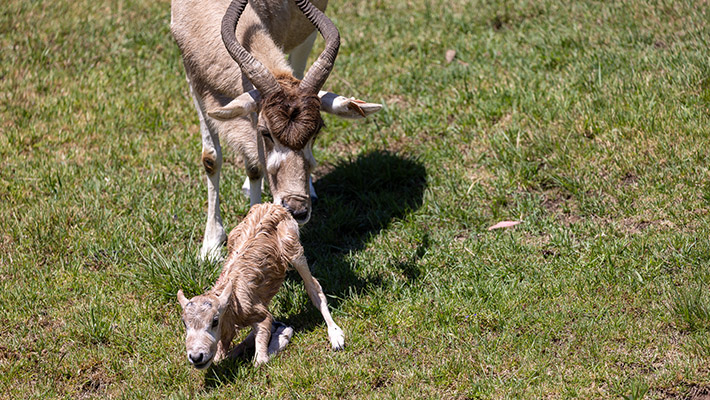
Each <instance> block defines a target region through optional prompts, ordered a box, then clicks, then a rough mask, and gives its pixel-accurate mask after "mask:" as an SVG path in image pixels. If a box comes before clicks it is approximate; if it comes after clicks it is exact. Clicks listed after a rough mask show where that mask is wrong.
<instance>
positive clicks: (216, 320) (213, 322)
mask: <svg viewBox="0 0 710 400" xmlns="http://www.w3.org/2000/svg"><path fill="white" fill-rule="evenodd" d="M217 325H219V318H215V319H213V320H212V329H214V328H216V327H217Z"/></svg>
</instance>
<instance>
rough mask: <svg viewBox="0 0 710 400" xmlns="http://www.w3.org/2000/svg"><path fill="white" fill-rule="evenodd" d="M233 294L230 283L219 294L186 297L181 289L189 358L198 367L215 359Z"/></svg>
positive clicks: (209, 363)
mask: <svg viewBox="0 0 710 400" xmlns="http://www.w3.org/2000/svg"><path fill="white" fill-rule="evenodd" d="M231 293H232V285H231V284H229V285H227V287H226V288H225V289H224V290H223V291H222V293H221V294H220V295H219V296H216V295H214V294H210V293H206V294H203V295H199V296H195V297H193V298H191V299H187V298H186V297H185V295H184V294H183V292H182V290H179V291H178V294H177V297H178V302H179V303H180V307H182V322H183V324H184V325H185V348H186V350H187V359H188V361H189V362H190V364H192V365H193V366H194V367H195V368H197V369H205V368H207V367H209V366H210V365H211V364H212V361H213V360H214V356H215V354H216V353H217V345H218V343H219V341H220V340H221V337H222V328H223V325H222V322H223V319H224V318H223V316H224V312H225V310H226V309H227V307H228V304H229V297H230V295H231Z"/></svg>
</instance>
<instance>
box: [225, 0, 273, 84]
mask: <svg viewBox="0 0 710 400" xmlns="http://www.w3.org/2000/svg"><path fill="white" fill-rule="evenodd" d="M247 1H248V0H233V1H232V2H231V3H230V4H229V8H227V11H226V12H225V13H224V17H223V18H222V42H224V46H225V47H226V48H227V51H228V52H229V55H230V56H232V59H234V61H236V62H237V64H239V67H240V68H241V69H242V71H243V72H244V74H245V75H246V76H247V77H248V78H249V80H250V81H251V83H252V84H253V85H254V87H255V88H256V89H258V90H259V92H260V93H261V95H262V97H265V96H268V95H270V94H272V93H276V92H279V91H281V87H280V86H279V84H278V82H277V81H276V78H275V77H274V76H273V75H272V74H271V72H270V71H269V70H268V69H267V68H266V67H264V65H263V64H262V63H260V62H259V60H257V59H256V58H254V56H252V55H251V54H249V52H248V51H246V49H244V47H242V46H241V45H240V44H239V41H238V40H237V34H236V29H237V23H238V22H239V17H241V15H242V12H244V9H245V8H246V6H247Z"/></svg>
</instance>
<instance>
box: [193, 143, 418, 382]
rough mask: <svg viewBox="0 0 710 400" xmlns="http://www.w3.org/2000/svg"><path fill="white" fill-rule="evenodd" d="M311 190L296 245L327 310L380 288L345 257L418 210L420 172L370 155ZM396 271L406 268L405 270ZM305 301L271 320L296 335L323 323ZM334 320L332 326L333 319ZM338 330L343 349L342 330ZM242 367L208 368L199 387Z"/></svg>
mask: <svg viewBox="0 0 710 400" xmlns="http://www.w3.org/2000/svg"><path fill="white" fill-rule="evenodd" d="M314 186H315V188H316V193H318V198H319V200H318V202H317V203H315V204H314V207H313V213H312V215H311V220H310V222H308V223H307V224H306V225H305V226H303V227H302V228H301V243H302V244H303V247H304V249H305V252H306V257H307V258H308V264H309V266H310V268H311V271H312V272H313V276H314V277H315V278H316V279H318V281H319V282H320V284H321V286H322V287H323V292H324V293H325V294H326V296H328V305H329V307H330V308H331V309H332V308H334V307H337V306H338V303H339V299H342V298H344V297H345V296H347V295H348V293H351V292H352V291H355V292H357V291H362V290H365V289H366V288H367V287H368V286H370V285H380V284H381V282H379V281H378V280H377V278H374V279H370V278H367V279H363V278H361V277H359V276H357V275H356V274H355V272H354V271H353V269H352V266H351V264H350V262H349V260H348V256H349V254H350V253H351V252H357V251H360V250H362V249H363V248H364V247H365V244H366V243H367V242H368V241H369V239H370V238H371V237H372V236H373V235H377V234H378V233H379V232H380V231H382V230H383V229H385V228H387V226H388V225H389V224H390V223H391V222H392V221H394V220H397V219H401V218H404V217H405V216H407V215H408V214H409V213H411V212H413V211H415V210H417V209H418V208H419V207H421V205H422V200H423V196H424V190H425V188H426V169H425V167H424V165H423V164H422V163H421V162H419V161H418V160H416V159H412V158H408V157H403V156H399V155H397V154H394V153H391V152H388V151H375V152H370V153H366V154H362V155H360V156H358V157H356V158H355V159H353V160H346V161H341V162H340V163H338V164H337V165H335V166H334V167H333V168H332V169H331V170H329V172H327V173H326V174H325V175H324V176H322V177H321V178H320V179H318V180H317V181H316V182H315V183H314ZM401 267H402V268H403V269H406V268H405V267H406V266H401ZM405 272H407V271H405ZM294 283H295V285H302V284H303V283H302V280H301V277H300V276H299V275H298V273H297V272H295V271H289V273H288V276H287V278H286V282H285V284H284V287H283V288H282V289H281V290H282V291H284V290H288V289H287V287H289V286H290V287H293V286H294V285H293V284H294ZM288 295H289V294H286V296H288ZM305 302H306V303H307V304H299V305H296V306H295V307H297V308H298V309H299V310H300V311H298V312H296V313H295V314H291V315H288V316H286V317H284V316H283V315H278V314H279V313H278V312H275V314H274V317H275V318H276V319H278V320H280V321H282V322H284V323H286V324H287V325H290V326H293V327H294V329H295V330H296V332H298V331H303V330H311V329H313V328H314V327H315V326H318V325H320V324H324V322H323V317H322V316H321V315H320V313H319V312H318V311H317V310H316V308H315V307H313V305H312V304H311V302H310V300H308V299H307V297H306V299H305ZM335 320H336V323H337V322H338V318H337V316H336V317H335ZM343 328H344V329H345V331H346V339H345V340H346V346H347V327H343ZM323 346H330V343H329V342H328V338H327V336H324V338H323ZM286 351H288V347H287V348H286ZM247 358H248V356H247ZM244 362H246V358H245V359H242V360H237V361H229V362H223V363H220V365H219V366H213V367H212V368H211V369H210V371H209V372H208V374H207V376H206V379H205V383H206V384H207V386H211V387H214V386H218V385H219V384H220V383H221V382H224V381H233V380H234V379H237V378H238V375H239V374H241V373H245V372H238V371H236V370H237V369H241V368H240V366H242V365H244Z"/></svg>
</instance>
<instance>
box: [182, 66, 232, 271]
mask: <svg viewBox="0 0 710 400" xmlns="http://www.w3.org/2000/svg"><path fill="white" fill-rule="evenodd" d="M188 82H189V80H188ZM190 92H191V93H192V99H193V102H194V104H195V108H196V109H197V115H198V117H199V119H200V134H201V136H202V154H210V155H211V156H212V157H213V166H214V171H213V174H212V175H207V223H206V225H205V235H204V238H203V240H202V248H201V249H200V258H201V259H203V260H206V259H209V260H218V259H219V258H221V256H222V243H224V241H225V240H227V235H226V234H225V232H224V227H223V225H222V216H221V214H220V212H219V175H220V171H221V169H222V147H221V146H220V143H219V136H218V134H217V133H216V132H210V130H209V127H208V126H207V122H206V121H205V117H204V114H203V112H202V107H201V106H200V104H201V102H200V99H199V97H198V96H197V95H196V94H195V92H194V90H192V85H190Z"/></svg>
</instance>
